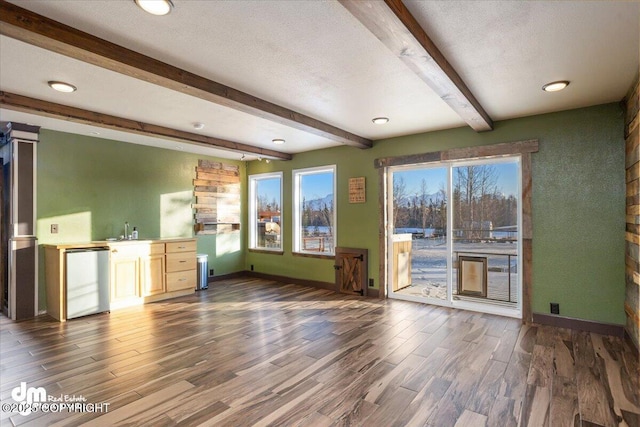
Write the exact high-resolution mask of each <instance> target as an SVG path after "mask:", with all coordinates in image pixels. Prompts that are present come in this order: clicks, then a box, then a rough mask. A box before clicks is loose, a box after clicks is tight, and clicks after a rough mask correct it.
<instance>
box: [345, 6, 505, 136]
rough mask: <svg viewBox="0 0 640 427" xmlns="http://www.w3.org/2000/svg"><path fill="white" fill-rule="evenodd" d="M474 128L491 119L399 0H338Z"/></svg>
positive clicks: (480, 128) (488, 126)
mask: <svg viewBox="0 0 640 427" xmlns="http://www.w3.org/2000/svg"><path fill="white" fill-rule="evenodd" d="M339 1H340V3H341V4H342V5H343V6H344V7H345V8H346V9H347V10H348V11H349V12H351V14H352V15H353V16H355V18H356V19H357V20H358V21H360V23H362V24H363V25H364V26H365V27H366V28H367V29H368V30H369V31H371V32H372V33H373V34H374V35H375V36H376V37H377V38H378V39H379V40H380V41H381V42H382V43H383V44H384V45H385V46H387V48H389V49H390V50H391V51H392V52H393V53H394V54H395V55H396V56H397V57H398V58H400V59H401V60H402V61H403V62H404V63H405V64H407V65H408V66H409V68H411V70H413V72H415V73H416V74H417V75H418V76H420V78H421V79H422V80H423V81H424V82H425V83H427V85H429V87H430V88H431V89H432V90H433V91H435V92H436V93H437V94H438V95H439V96H440V98H442V100H443V101H444V102H446V103H447V104H449V106H450V107H451V108H452V109H453V110H454V111H455V112H456V113H457V114H458V115H459V116H460V117H461V118H462V119H463V120H464V121H465V122H467V124H468V125H469V126H471V127H472V128H473V129H474V130H476V131H478V132H480V131H487V130H492V129H493V121H492V120H491V118H490V117H489V115H488V114H487V112H486V111H484V109H483V108H482V105H480V103H479V102H478V100H476V98H475V97H474V96H473V94H472V93H471V91H470V90H469V88H468V87H467V85H466V84H465V83H464V81H462V78H461V77H460V76H459V75H458V73H457V72H456V70H454V69H453V67H452V66H451V64H449V62H448V61H447V59H446V58H445V57H444V55H442V53H441V52H440V50H438V48H437V47H436V45H435V44H434V43H433V42H432V41H431V39H430V38H429V36H428V35H427V33H426V32H425V31H424V30H423V29H422V27H421V26H420V24H419V23H418V21H416V19H415V18H414V17H413V15H411V13H410V12H409V10H408V9H407V8H406V6H405V5H404V4H403V3H402V0H384V2H382V1H377V0H339Z"/></svg>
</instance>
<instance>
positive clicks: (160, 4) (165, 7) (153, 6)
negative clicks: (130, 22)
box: [133, 0, 173, 16]
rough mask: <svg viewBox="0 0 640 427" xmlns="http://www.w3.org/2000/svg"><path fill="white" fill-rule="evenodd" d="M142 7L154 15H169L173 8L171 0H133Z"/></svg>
mask: <svg viewBox="0 0 640 427" xmlns="http://www.w3.org/2000/svg"><path fill="white" fill-rule="evenodd" d="M133 1H134V2H135V4H137V5H138V7H140V9H142V10H144V11H145V12H148V13H150V14H152V15H156V16H162V15H167V14H169V12H171V9H173V3H172V2H171V0H133Z"/></svg>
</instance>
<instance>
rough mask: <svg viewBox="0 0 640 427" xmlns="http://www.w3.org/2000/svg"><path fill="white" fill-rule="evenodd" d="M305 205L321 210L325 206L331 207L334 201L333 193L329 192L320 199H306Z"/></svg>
mask: <svg viewBox="0 0 640 427" xmlns="http://www.w3.org/2000/svg"><path fill="white" fill-rule="evenodd" d="M304 202H305V207H309V208H310V209H311V210H312V211H319V210H320V209H322V208H324V207H325V206H327V207H330V206H331V204H332V203H333V194H327V195H326V196H324V197H322V198H320V199H313V200H305V201H304Z"/></svg>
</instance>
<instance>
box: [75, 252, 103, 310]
mask: <svg viewBox="0 0 640 427" xmlns="http://www.w3.org/2000/svg"><path fill="white" fill-rule="evenodd" d="M66 257H67V260H66V261H67V269H66V270H67V277H66V279H67V280H66V282H67V293H66V296H67V316H66V317H67V319H73V318H76V317H81V316H88V315H90V314H96V313H102V312H105V311H109V249H108V248H87V249H71V250H67V251H66Z"/></svg>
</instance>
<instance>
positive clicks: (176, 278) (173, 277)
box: [167, 270, 197, 292]
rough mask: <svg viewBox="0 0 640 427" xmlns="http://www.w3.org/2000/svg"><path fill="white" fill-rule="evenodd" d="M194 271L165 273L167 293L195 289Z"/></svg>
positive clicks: (195, 278)
mask: <svg viewBox="0 0 640 427" xmlns="http://www.w3.org/2000/svg"><path fill="white" fill-rule="evenodd" d="M196 280H197V277H196V271H195V270H193V271H177V272H175V273H167V292H172V291H179V290H181V289H193V290H195V289H196Z"/></svg>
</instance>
